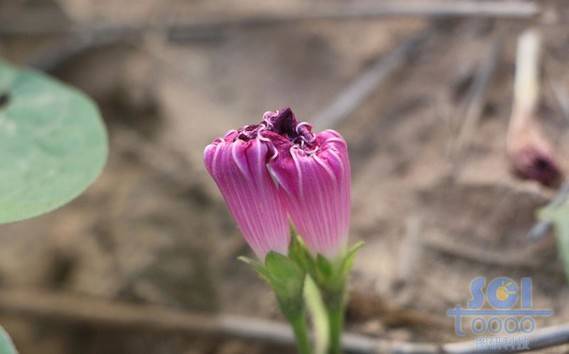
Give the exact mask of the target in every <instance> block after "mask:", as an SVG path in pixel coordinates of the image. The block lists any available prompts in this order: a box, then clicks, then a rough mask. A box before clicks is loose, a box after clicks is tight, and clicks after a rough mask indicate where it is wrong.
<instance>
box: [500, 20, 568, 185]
mask: <svg viewBox="0 0 569 354" xmlns="http://www.w3.org/2000/svg"><path fill="white" fill-rule="evenodd" d="M540 51H541V36H540V34H539V32H538V31H537V30H535V29H529V30H526V31H525V32H524V33H523V34H522V35H521V36H520V38H519V41H518V51H517V58H516V76H515V80H514V103H513V108H512V116H511V118H510V125H509V127H508V136H507V142H506V148H507V153H508V158H509V161H510V165H511V168H512V171H513V172H514V174H515V175H516V176H518V177H519V178H522V179H528V180H534V181H537V182H539V183H540V184H542V185H544V186H547V187H557V186H559V184H560V182H561V180H562V177H563V173H562V171H561V168H560V167H559V163H558V162H557V158H556V157H555V154H554V149H553V147H552V145H551V143H550V141H549V140H548V139H547V138H546V136H545V134H544V133H543V130H542V128H541V125H540V124H539V122H538V120H537V116H536V114H537V106H538V103H539V99H540V82H539V68H540V60H539V59H540Z"/></svg>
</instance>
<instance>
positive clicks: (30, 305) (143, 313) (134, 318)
mask: <svg viewBox="0 0 569 354" xmlns="http://www.w3.org/2000/svg"><path fill="white" fill-rule="evenodd" d="M0 313H3V314H11V315H17V316H19V317H30V318H34V319H44V320H48V321H50V323H56V322H60V323H68V324H81V325H84V326H85V325H89V326H95V327H100V326H104V327H112V328H115V329H129V330H132V329H138V330H151V331H158V332H171V333H184V334H192V335H212V336H219V335H223V336H228V337H233V338H240V339H246V340H255V341H259V342H263V343H266V344H277V345H286V346H293V345H294V339H293V336H292V333H291V332H290V329H289V328H288V327H287V326H286V325H284V324H281V323H277V322H272V321H266V320H259V319H252V318H248V317H239V316H227V315H206V314H189V313H183V312H181V311H177V310H167V309H164V308H159V307H156V306H150V305H132V304H124V303H122V304H121V303H111V302H108V301H103V300H96V299H93V298H90V299H89V298H81V297H77V296H73V295H67V294H61V293H48V292H30V291H14V290H12V291H8V290H2V291H0ZM527 340H528V344H529V350H538V349H543V348H549V347H553V346H557V345H562V344H566V343H569V325H560V326H553V327H549V328H544V329H540V330H537V331H535V332H534V333H532V334H529V335H528V336H527ZM343 345H344V350H345V352H346V353H352V354H379V353H382V354H384V353H394V354H395V353H398V354H415V353H423V354H475V353H477V354H482V353H495V352H496V350H495V348H483V347H480V345H479V344H478V343H476V342H474V341H466V342H459V343H449V344H428V343H403V342H392V341H387V340H381V339H376V338H372V337H366V336H361V335H354V334H348V335H345V337H344V342H343ZM519 351H520V350H519V349H516V348H509V349H508V348H504V350H501V352H503V353H515V352H519Z"/></svg>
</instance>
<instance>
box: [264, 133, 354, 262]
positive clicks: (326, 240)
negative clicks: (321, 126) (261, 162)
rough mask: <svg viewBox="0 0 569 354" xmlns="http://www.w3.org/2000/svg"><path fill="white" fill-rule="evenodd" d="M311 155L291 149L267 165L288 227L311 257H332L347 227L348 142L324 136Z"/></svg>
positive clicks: (342, 242) (341, 245)
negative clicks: (294, 230) (293, 229)
mask: <svg viewBox="0 0 569 354" xmlns="http://www.w3.org/2000/svg"><path fill="white" fill-rule="evenodd" d="M316 143H317V149H316V150H315V152H313V153H310V152H306V151H304V150H302V149H301V148H300V147H298V146H293V145H291V146H290V147H289V149H288V151H286V150H285V149H284V146H281V147H280V149H279V156H278V157H277V158H276V159H275V160H274V161H272V162H270V163H269V169H270V170H271V173H272V175H273V176H274V180H275V181H277V183H278V184H279V185H280V186H281V187H282V189H281V194H282V196H283V199H284V200H285V203H286V205H287V210H288V212H289V214H290V217H291V219H292V222H293V223H294V225H295V226H296V228H297V231H298V233H299V235H300V236H301V237H302V238H303V239H304V241H305V242H306V244H307V246H308V247H309V248H310V250H311V251H313V252H315V253H321V254H323V255H325V256H328V257H334V256H336V255H338V254H339V252H340V251H341V250H342V249H343V248H344V247H345V245H346V242H347V237H348V229H349V221H350V200H351V197H350V193H351V172H350V162H349V158H348V149H347V145H346V142H345V141H344V139H343V138H342V136H341V135H340V134H338V133H337V132H335V131H332V130H327V131H324V132H322V133H320V134H317V135H316Z"/></svg>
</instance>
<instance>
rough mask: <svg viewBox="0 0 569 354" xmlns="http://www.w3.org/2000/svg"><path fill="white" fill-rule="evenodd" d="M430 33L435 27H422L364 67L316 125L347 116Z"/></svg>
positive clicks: (335, 121)
mask: <svg viewBox="0 0 569 354" xmlns="http://www.w3.org/2000/svg"><path fill="white" fill-rule="evenodd" d="M431 34H432V30H427V31H422V32H421V33H420V34H418V35H415V36H413V37H411V38H409V39H407V40H406V41H404V42H403V43H402V44H401V45H399V46H398V47H397V48H395V50H393V51H392V52H390V53H388V54H387V55H386V56H381V57H380V58H378V60H377V61H375V62H374V63H373V64H372V65H371V67H370V68H368V69H367V70H365V71H364V72H363V73H362V74H361V75H360V76H358V77H357V78H356V79H355V80H354V81H353V82H352V83H351V84H350V85H349V86H348V87H346V88H345V89H344V90H343V91H342V92H340V93H339V94H338V96H336V97H335V98H334V100H333V101H332V103H331V104H329V105H328V106H326V108H325V109H324V110H323V111H321V112H320V113H319V114H317V115H316V117H315V118H314V125H315V127H316V128H322V127H327V128H330V127H334V126H335V125H337V124H338V123H340V122H341V121H342V120H343V119H346V118H347V117H348V116H349V115H350V114H351V113H352V112H353V111H354V110H356V108H358V107H359V106H360V105H361V104H362V102H363V101H365V100H366V99H367V98H368V97H369V96H370V95H371V94H372V93H373V92H374V91H375V90H376V89H377V87H378V86H379V85H380V84H381V83H382V82H383V81H384V80H385V79H387V78H388V77H389V75H390V74H392V73H393V72H394V71H395V70H396V69H397V68H399V67H401V65H403V64H404V63H405V62H407V60H408V58H409V57H410V56H411V55H412V54H413V53H415V52H416V50H417V49H418V48H419V47H420V45H422V44H423V43H424V42H425V41H426V40H427V38H429V37H430V35H431Z"/></svg>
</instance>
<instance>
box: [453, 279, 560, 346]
mask: <svg viewBox="0 0 569 354" xmlns="http://www.w3.org/2000/svg"><path fill="white" fill-rule="evenodd" d="M532 289H533V284H532V279H531V278H521V279H520V281H519V283H518V282H516V281H514V280H513V279H511V278H508V277H498V278H494V279H492V280H490V281H489V282H487V281H486V278H485V277H477V278H474V279H473V280H472V281H471V282H470V296H471V298H470V300H469V301H468V303H467V304H466V307H462V306H459V305H457V306H456V307H454V308H451V309H449V310H448V311H447V316H449V317H454V330H455V333H456V335H458V336H464V335H466V333H465V329H464V328H465V327H463V324H464V322H466V324H467V325H468V329H469V330H470V332H471V334H473V335H475V336H483V335H499V334H507V335H512V334H528V333H531V332H533V331H534V330H535V328H536V321H535V319H536V318H537V317H549V316H552V315H553V311H552V310H550V309H536V308H534V306H533V293H532Z"/></svg>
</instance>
